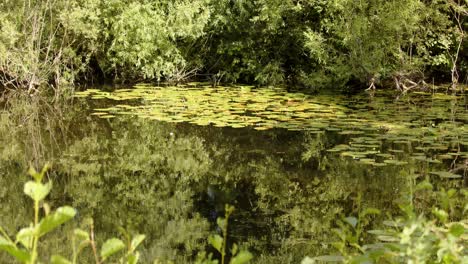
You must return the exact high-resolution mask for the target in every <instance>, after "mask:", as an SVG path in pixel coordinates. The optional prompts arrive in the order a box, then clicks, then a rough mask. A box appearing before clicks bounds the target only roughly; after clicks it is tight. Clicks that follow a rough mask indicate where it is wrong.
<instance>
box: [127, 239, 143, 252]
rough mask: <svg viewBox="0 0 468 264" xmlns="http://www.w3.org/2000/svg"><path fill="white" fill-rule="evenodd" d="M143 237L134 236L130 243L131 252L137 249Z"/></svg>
mask: <svg viewBox="0 0 468 264" xmlns="http://www.w3.org/2000/svg"><path fill="white" fill-rule="evenodd" d="M145 237H146V236H145V235H136V236H135V237H134V238H133V239H132V242H131V243H130V244H131V251H132V252H133V251H134V250H135V249H136V248H137V247H138V245H140V244H141V242H143V240H144V239H145Z"/></svg>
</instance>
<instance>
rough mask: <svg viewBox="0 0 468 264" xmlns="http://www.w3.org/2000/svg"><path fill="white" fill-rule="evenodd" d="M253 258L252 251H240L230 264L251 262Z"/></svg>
mask: <svg viewBox="0 0 468 264" xmlns="http://www.w3.org/2000/svg"><path fill="white" fill-rule="evenodd" d="M252 258H253V255H252V253H250V252H248V251H245V250H243V251H240V252H239V254H237V255H235V256H234V257H233V258H232V259H231V261H230V262H229V263H230V264H244V263H247V262H249V261H250V260H251V259H252Z"/></svg>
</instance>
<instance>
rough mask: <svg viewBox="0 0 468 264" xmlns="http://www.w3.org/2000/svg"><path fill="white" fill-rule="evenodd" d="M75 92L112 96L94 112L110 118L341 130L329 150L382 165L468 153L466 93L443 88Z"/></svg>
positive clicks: (205, 87)
mask: <svg viewBox="0 0 468 264" xmlns="http://www.w3.org/2000/svg"><path fill="white" fill-rule="evenodd" d="M76 97H87V98H89V97H90V98H92V99H102V100H105V101H106V102H107V104H106V106H108V107H105V108H96V109H94V112H93V113H92V114H93V115H95V116H97V117H99V118H103V119H110V118H114V117H116V116H119V115H132V116H137V117H140V118H148V119H153V120H157V121H165V122H174V123H178V122H188V123H192V124H196V125H199V126H208V125H210V126H215V127H232V128H244V127H249V128H252V129H255V130H269V129H287V130H291V131H307V132H308V133H327V134H336V136H337V137H342V138H344V141H343V142H344V144H338V145H335V146H334V147H333V148H331V149H328V150H327V151H328V152H330V153H333V152H335V153H337V154H339V155H341V156H344V157H350V158H353V159H355V160H358V161H359V162H361V163H362V164H365V165H372V166H376V167H378V166H387V165H404V164H407V162H408V161H407V159H405V160H404V161H403V160H401V159H400V158H401V157H402V155H401V154H402V153H412V156H411V158H412V159H411V160H412V161H415V162H423V163H431V164H438V163H443V162H444V161H445V160H450V161H457V160H458V161H461V160H463V159H468V152H467V149H468V126H467V123H468V110H467V109H466V105H465V103H464V101H463V98H462V97H457V96H452V95H446V94H442V93H433V94H430V93H413V94H411V95H407V96H405V97H403V98H400V99H398V100H397V99H395V97H394V96H393V97H392V96H388V94H385V93H383V92H382V93H379V94H377V95H375V96H369V95H367V94H364V95H357V96H356V95H355V96H352V97H346V96H344V95H338V96H337V95H307V94H304V93H288V92H287V91H286V90H284V89H280V88H261V89H255V88H253V87H250V86H243V87H216V88H212V87H211V86H209V85H204V84H197V83H195V84H187V85H181V86H165V87H154V86H150V85H137V86H135V87H132V88H130V89H117V90H115V91H113V92H106V91H102V90H98V89H88V90H86V91H84V92H79V93H77V94H76ZM389 146H390V147H389ZM438 174H439V176H441V177H448V178H458V177H461V176H460V175H458V174H453V173H449V172H447V173H442V172H440V173H438Z"/></svg>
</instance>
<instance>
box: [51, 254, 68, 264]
mask: <svg viewBox="0 0 468 264" xmlns="http://www.w3.org/2000/svg"><path fill="white" fill-rule="evenodd" d="M50 263H52V264H72V263H71V261H69V260H68V259H66V258H64V257H62V256H59V255H52V258H51V259H50Z"/></svg>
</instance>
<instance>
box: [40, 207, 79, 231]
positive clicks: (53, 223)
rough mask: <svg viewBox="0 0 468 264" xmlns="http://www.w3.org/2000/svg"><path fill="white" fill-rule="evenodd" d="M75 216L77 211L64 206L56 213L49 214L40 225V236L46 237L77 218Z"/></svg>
mask: <svg viewBox="0 0 468 264" xmlns="http://www.w3.org/2000/svg"><path fill="white" fill-rule="evenodd" d="M75 215H76V210H75V209H74V208H72V207H70V206H63V207H60V208H58V209H57V210H56V211H55V212H53V213H52V214H49V215H48V216H46V217H44V218H43V219H42V220H41V222H40V223H39V235H40V236H43V235H45V234H46V233H48V232H50V231H52V230H53V229H55V228H57V227H58V226H60V225H61V224H63V223H65V222H67V221H69V220H70V219H72V218H73V217H75Z"/></svg>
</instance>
